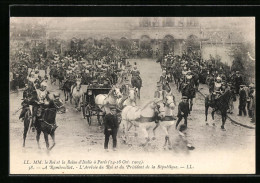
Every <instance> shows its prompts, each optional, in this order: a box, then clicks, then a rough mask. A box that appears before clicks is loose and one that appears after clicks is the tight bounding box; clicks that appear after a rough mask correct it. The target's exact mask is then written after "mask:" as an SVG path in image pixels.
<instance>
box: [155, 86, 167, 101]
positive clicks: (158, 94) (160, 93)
mask: <svg viewBox="0 0 260 183" xmlns="http://www.w3.org/2000/svg"><path fill="white" fill-rule="evenodd" d="M154 98H156V99H158V100H164V98H165V91H164V90H163V89H162V84H161V83H160V82H157V90H156V91H155V92H154Z"/></svg>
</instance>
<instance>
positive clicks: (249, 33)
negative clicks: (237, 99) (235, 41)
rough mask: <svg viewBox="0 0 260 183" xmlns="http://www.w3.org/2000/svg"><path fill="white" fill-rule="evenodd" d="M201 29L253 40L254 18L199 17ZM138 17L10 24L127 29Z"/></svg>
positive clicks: (35, 19) (26, 19) (25, 20)
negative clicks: (220, 30) (240, 34)
mask: <svg viewBox="0 0 260 183" xmlns="http://www.w3.org/2000/svg"><path fill="white" fill-rule="evenodd" d="M198 20H199V23H200V24H201V27H203V28H216V30H217V29H218V28H223V27H229V28H231V30H232V28H234V29H235V31H242V32H243V33H244V35H245V37H247V39H250V40H253V39H255V18H254V17H199V18H198ZM138 21H139V18H138V17H11V18H10V23H11V25H12V23H13V22H14V23H25V24H26V23H31V24H33V23H36V22H37V23H39V24H44V25H47V26H48V28H50V29H83V30H84V29H125V28H126V29H129V28H131V27H133V26H138Z"/></svg>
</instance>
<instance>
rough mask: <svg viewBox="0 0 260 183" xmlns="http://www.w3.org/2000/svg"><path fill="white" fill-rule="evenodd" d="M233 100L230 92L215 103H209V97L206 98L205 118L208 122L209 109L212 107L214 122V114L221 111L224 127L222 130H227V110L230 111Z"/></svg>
mask: <svg viewBox="0 0 260 183" xmlns="http://www.w3.org/2000/svg"><path fill="white" fill-rule="evenodd" d="M231 99H232V93H231V91H230V90H227V91H226V92H225V93H224V94H223V95H221V96H220V97H219V98H217V99H215V101H211V102H210V101H209V96H207V97H206V98H205V116H206V119H205V121H207V116H208V109H209V107H211V108H212V109H213V110H212V112H211V115H212V119H213V120H214V113H215V112H216V111H220V113H221V117H222V125H221V129H223V130H225V127H224V125H225V122H226V119H227V110H228V109H229V102H230V100H231Z"/></svg>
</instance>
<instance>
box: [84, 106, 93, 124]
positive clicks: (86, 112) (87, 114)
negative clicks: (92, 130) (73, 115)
mask: <svg viewBox="0 0 260 183" xmlns="http://www.w3.org/2000/svg"><path fill="white" fill-rule="evenodd" d="M91 115H92V111H91V110H90V108H89V107H88V106H87V107H86V110H85V116H86V117H87V121H88V125H89V126H90V125H91V121H92V120H91Z"/></svg>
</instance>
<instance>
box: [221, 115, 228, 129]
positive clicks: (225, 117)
mask: <svg viewBox="0 0 260 183" xmlns="http://www.w3.org/2000/svg"><path fill="white" fill-rule="evenodd" d="M221 117H222V125H221V129H222V130H225V127H224V125H225V122H226V120H227V112H226V111H222V112H221Z"/></svg>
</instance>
